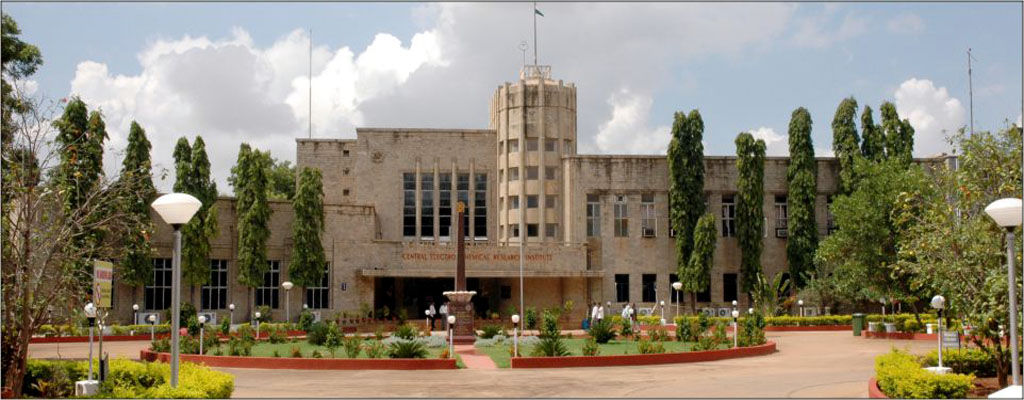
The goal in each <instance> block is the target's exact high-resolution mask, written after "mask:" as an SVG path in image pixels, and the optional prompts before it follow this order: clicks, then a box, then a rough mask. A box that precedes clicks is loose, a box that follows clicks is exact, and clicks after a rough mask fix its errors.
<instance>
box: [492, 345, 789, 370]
mask: <svg viewBox="0 0 1024 400" xmlns="http://www.w3.org/2000/svg"><path fill="white" fill-rule="evenodd" d="M775 351H776V349H775V342H768V343H765V344H762V345H760V346H751V347H740V348H735V349H723V350H707V351H688V352H680V353H661V354H627V355H618V356H568V357H514V358H512V361H511V363H510V365H509V366H510V367H511V368H567V367H613V366H631V365H653V364H676V363H690V362H702V361H717V360H725V359H730V358H741V357H754V356H763V355H768V354H772V353H775Z"/></svg>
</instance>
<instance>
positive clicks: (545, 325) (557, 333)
mask: <svg viewBox="0 0 1024 400" xmlns="http://www.w3.org/2000/svg"><path fill="white" fill-rule="evenodd" d="M543 318H544V319H543V321H542V322H541V328H540V341H539V342H538V343H537V345H535V346H533V350H532V351H531V353H530V355H532V356H537V357H561V356H567V355H569V349H567V348H566V346H565V342H563V341H562V331H561V330H560V329H558V315H557V313H554V312H551V311H545V312H544V315H543Z"/></svg>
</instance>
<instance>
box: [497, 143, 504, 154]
mask: <svg viewBox="0 0 1024 400" xmlns="http://www.w3.org/2000/svg"><path fill="white" fill-rule="evenodd" d="M504 152H505V141H504V140H499V141H498V153H504Z"/></svg>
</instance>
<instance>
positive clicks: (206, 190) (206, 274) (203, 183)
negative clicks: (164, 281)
mask: <svg viewBox="0 0 1024 400" xmlns="http://www.w3.org/2000/svg"><path fill="white" fill-rule="evenodd" d="M187 182H188V185H189V186H188V191H187V192H186V193H188V194H191V195H193V196H195V198H196V199H198V200H199V201H200V202H202V203H203V205H202V207H200V208H199V211H197V212H196V215H195V216H193V217H192V219H191V220H189V221H188V223H187V224H185V226H184V227H182V230H181V236H182V241H183V242H184V243H188V246H183V247H182V251H181V272H182V273H181V276H182V278H183V279H184V280H185V282H188V284H189V286H190V288H189V298H190V299H191V300H192V303H193V304H196V302H197V301H196V298H195V293H196V286H201V285H204V284H206V283H208V282H209V280H210V248H211V246H210V241H212V240H213V238H214V237H216V236H217V207H216V204H217V182H214V180H213V178H211V177H210V158H209V157H208V156H207V155H206V142H204V141H203V137H202V136H196V139H195V141H193V142H192V154H191V165H190V167H189V169H188V179H187Z"/></svg>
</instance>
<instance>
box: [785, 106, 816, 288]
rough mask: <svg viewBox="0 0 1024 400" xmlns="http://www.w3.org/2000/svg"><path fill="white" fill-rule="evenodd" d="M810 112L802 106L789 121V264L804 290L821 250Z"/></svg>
mask: <svg viewBox="0 0 1024 400" xmlns="http://www.w3.org/2000/svg"><path fill="white" fill-rule="evenodd" d="M811 124H812V121H811V113H809V112H808V111H807V109H805V108H803V107H800V108H798V109H796V111H793V115H792V117H790V120H789V157H790V159H789V168H788V169H787V170H786V183H787V184H788V186H789V199H788V200H789V204H788V207H789V208H788V210H787V211H788V213H789V215H788V220H787V224H788V225H787V227H786V228H787V230H788V233H789V237H788V239H787V240H786V261H787V262H788V263H789V274H790V276H791V277H792V278H793V282H794V283H795V284H796V286H797V287H803V286H804V284H805V282H806V279H807V275H808V274H810V273H812V272H813V271H814V252H815V251H816V250H817V249H818V224H817V222H815V219H814V202H815V200H816V198H817V194H818V165H817V162H815V160H814V143H813V142H812V141H811Z"/></svg>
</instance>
